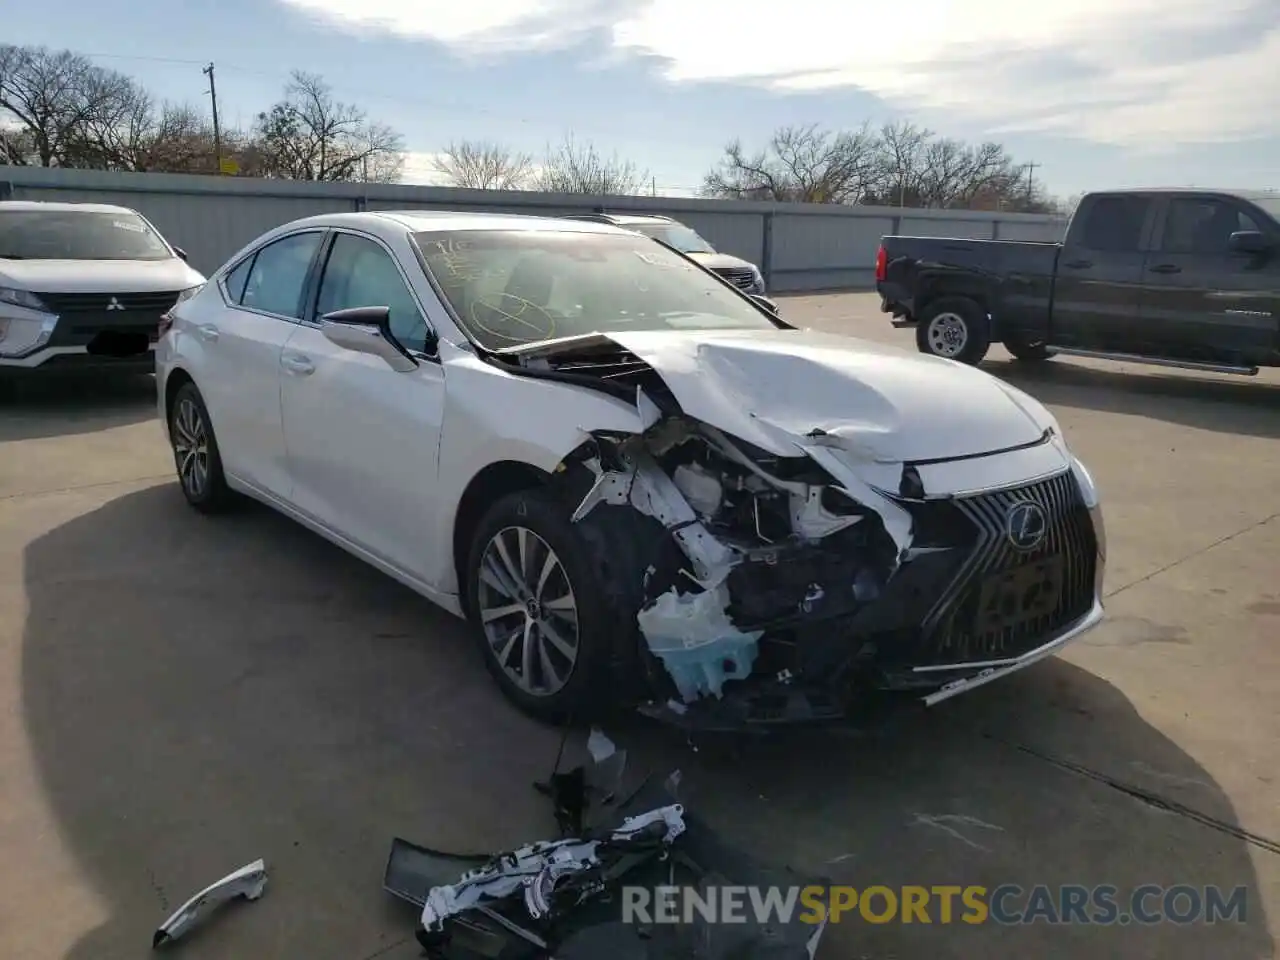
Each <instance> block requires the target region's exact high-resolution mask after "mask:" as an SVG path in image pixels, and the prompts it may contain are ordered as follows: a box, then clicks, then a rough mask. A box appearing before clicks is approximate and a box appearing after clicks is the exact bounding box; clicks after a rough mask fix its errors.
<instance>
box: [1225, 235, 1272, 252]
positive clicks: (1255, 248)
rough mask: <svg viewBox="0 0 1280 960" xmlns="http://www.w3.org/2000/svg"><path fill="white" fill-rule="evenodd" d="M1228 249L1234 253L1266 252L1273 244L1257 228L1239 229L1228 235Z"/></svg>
mask: <svg viewBox="0 0 1280 960" xmlns="http://www.w3.org/2000/svg"><path fill="white" fill-rule="evenodd" d="M1227 249H1228V250H1230V251H1231V252H1232V253H1266V252H1267V251H1268V250H1269V249H1271V244H1270V242H1268V240H1267V238H1266V236H1264V235H1263V234H1261V233H1259V232H1258V231H1257V230H1237V231H1236V232H1235V233H1233V234H1231V236H1229V237H1227Z"/></svg>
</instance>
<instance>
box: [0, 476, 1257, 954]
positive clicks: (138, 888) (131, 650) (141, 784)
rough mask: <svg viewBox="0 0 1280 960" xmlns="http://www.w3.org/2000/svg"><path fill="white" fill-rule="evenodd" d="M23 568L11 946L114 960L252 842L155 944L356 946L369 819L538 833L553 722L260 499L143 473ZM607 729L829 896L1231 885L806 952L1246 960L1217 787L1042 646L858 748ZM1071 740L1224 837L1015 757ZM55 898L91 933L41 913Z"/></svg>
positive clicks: (187, 948) (299, 948)
mask: <svg viewBox="0 0 1280 960" xmlns="http://www.w3.org/2000/svg"><path fill="white" fill-rule="evenodd" d="M24 581H25V591H26V601H27V611H28V612H27V617H26V623H25V629H24V635H23V647H22V667H21V671H22V672H21V683H22V710H23V717H22V719H23V722H24V726H25V730H26V734H27V737H28V748H29V750H30V752H31V754H32V756H33V757H34V762H35V765H36V768H37V770H38V773H39V776H40V780H41V785H42V787H43V793H44V798H45V799H44V802H45V805H46V807H47V809H48V811H49V812H50V813H51V815H52V817H53V818H54V820H55V822H56V827H57V833H58V835H60V837H61V840H62V844H63V847H64V848H65V849H66V850H67V851H68V852H69V853H70V854H71V855H72V857H73V861H74V866H73V867H72V869H71V870H70V871H69V872H65V871H63V872H59V871H56V870H55V872H54V873H53V874H52V875H49V876H47V877H46V880H47V882H46V883H45V884H44V886H43V887H42V893H41V903H42V905H44V906H45V907H46V908H47V911H48V917H47V919H48V921H49V922H48V923H46V924H45V926H46V927H49V929H45V930H42V931H41V940H40V943H41V950H42V951H44V952H43V953H41V955H50V954H51V953H53V952H55V951H56V952H58V953H60V954H61V955H64V956H69V957H73V958H77V960H99V958H102V957H128V956H138V957H141V956H142V955H143V954H144V953H146V952H147V951H148V949H149V944H150V937H151V933H152V931H153V930H154V928H155V926H156V924H158V923H159V922H160V921H161V920H162V919H163V918H164V917H165V916H166V915H167V914H168V913H169V912H170V911H171V910H172V909H174V908H176V906H177V905H178V904H179V903H181V901H182V900H184V899H185V898H186V897H187V896H189V895H190V894H191V893H194V892H195V891H196V890H198V889H200V888H201V887H203V886H205V885H206V884H207V883H209V882H211V881H212V880H214V879H216V878H218V877H220V876H222V875H223V874H225V873H227V872H229V871H230V870H232V869H234V868H236V867H238V866H240V865H242V864H244V863H248V862H249V861H251V860H254V859H256V858H258V857H264V858H265V859H266V861H267V863H268V869H269V871H270V874H271V881H270V883H269V885H268V892H267V895H266V896H265V897H264V898H263V899H262V900H261V901H259V902H257V903H254V904H252V905H242V906H241V907H239V908H237V909H234V910H231V911H228V915H226V916H223V917H218V918H211V920H210V922H209V923H208V924H207V926H206V927H204V928H203V929H201V930H198V931H193V932H192V933H191V934H190V935H189V939H186V940H184V941H182V942H181V943H179V944H178V945H177V946H178V947H179V949H180V950H181V951H182V952H183V956H185V957H206V956H207V957H227V956H306V957H308V958H310V960H326V958H330V957H332V958H335V960H338V958H341V960H353V958H355V957H362V956H370V955H373V954H375V953H377V952H379V951H383V950H388V949H391V948H393V947H394V946H395V945H396V944H397V943H401V942H404V941H406V940H408V938H409V937H410V935H411V931H412V923H413V918H412V914H411V913H406V912H405V911H403V910H400V909H397V908H396V906H395V904H393V903H392V902H391V900H390V898H389V897H388V896H387V895H386V894H384V893H383V892H382V890H381V878H382V870H383V867H384V864H385V859H386V855H387V852H388V848H389V845H390V841H391V838H392V837H393V836H402V837H405V838H408V839H411V840H414V841H416V842H419V843H423V844H427V845H429V846H432V847H436V848H443V849H452V850H458V851H474V850H498V849H510V848H511V847H513V846H515V845H517V844H519V843H521V842H524V841H527V840H531V839H538V838H543V837H549V836H552V835H553V834H554V823H553V820H552V818H551V815H550V810H549V808H548V806H547V804H546V801H545V799H543V798H541V797H540V796H539V795H538V794H537V793H536V792H535V791H534V790H532V789H531V784H532V782H533V781H534V780H537V779H540V778H543V777H545V776H546V774H547V773H548V772H549V769H550V767H551V765H552V763H553V761H554V758H555V756H556V752H557V748H558V743H559V739H560V737H559V734H558V732H557V731H555V730H553V729H550V728H548V727H545V726H541V725H538V724H535V723H533V722H531V721H529V720H527V719H526V718H524V717H523V716H521V715H520V714H518V713H516V712H515V711H514V710H512V709H511V708H509V707H508V706H507V705H506V703H505V701H503V699H502V698H501V696H500V695H499V693H498V692H497V689H496V687H495V685H494V684H493V683H492V681H491V680H490V678H489V677H488V675H487V673H486V672H485V670H484V667H483V665H482V663H481V661H480V658H479V657H478V656H477V655H476V653H475V651H474V648H473V647H472V645H471V642H470V640H469V633H468V631H466V630H465V629H464V627H463V625H462V624H461V623H460V622H459V621H457V620H455V619H454V618H452V617H450V616H448V615H447V614H444V613H443V612H441V611H439V610H438V609H437V608H435V607H433V606H432V605H430V604H428V603H427V602H426V601H423V600H422V599H420V598H418V597H417V596H415V595H414V594H412V593H410V592H409V591H408V590H406V589H404V588H402V587H400V586H399V585H398V584H396V583H394V582H393V581H391V580H390V579H388V578H386V577H384V576H382V575H381V574H380V573H378V572H377V571H374V570H373V569H371V568H369V567H368V566H366V565H364V564H362V563H360V562H359V561H357V560H355V559H353V558H351V557H349V556H347V555H346V554H345V553H343V552H341V551H339V550H337V549H336V548H333V547H331V546H330V545H328V544H327V543H325V542H323V541H322V540H320V539H319V538H317V537H316V536H314V535H312V534H311V533H309V532H308V531H306V530H304V529H302V528H301V527H299V526H297V525H295V524H293V523H291V522H290V521H288V520H286V519H284V518H282V517H280V516H278V515H276V514H274V513H271V512H270V511H268V510H266V509H263V508H257V507H252V506H249V507H246V508H244V509H242V510H239V511H237V512H236V513H234V514H231V515H229V516H226V517H220V518H216V519H214V518H207V517H203V516H200V515H197V514H195V513H193V512H192V511H190V510H189V509H187V508H186V506H185V504H184V503H183V502H182V498H181V496H180V494H179V492H178V491H177V489H176V487H175V486H174V485H173V484H170V483H166V484H160V485H157V486H153V487H149V488H146V489H144V490H140V491H136V492H132V493H129V494H126V495H124V496H121V497H119V498H117V499H114V500H111V501H109V502H108V503H106V504H105V505H104V506H102V507H100V508H99V509H97V510H94V511H93V512H90V513H86V514H84V515H82V516H79V517H77V518H75V519H73V520H70V521H68V522H66V523H64V524H62V525H61V526H58V527H56V528H54V529H53V530H51V531H50V532H48V533H47V534H45V535H44V536H42V537H40V538H39V539H37V540H34V541H33V542H31V544H30V545H29V546H28V548H27V550H26V553H25V556H24ZM988 689H991V688H988ZM610 733H611V734H612V735H613V736H614V738H615V740H616V741H617V742H618V743H619V744H620V745H622V746H624V747H626V748H627V749H628V750H629V751H630V752H631V755H632V762H631V765H630V766H631V769H632V772H633V774H637V775H638V774H639V773H640V772H642V771H644V770H653V771H655V772H657V773H659V774H665V773H666V772H667V771H669V770H670V769H673V768H676V767H679V768H681V769H682V770H683V774H684V776H683V788H682V789H683V790H684V799H685V800H686V802H688V803H689V804H690V805H691V809H696V811H697V812H698V813H699V814H701V815H704V816H705V817H707V818H709V819H710V820H711V821H712V822H713V823H714V824H716V825H718V826H719V827H720V829H721V830H722V831H723V832H724V834H725V835H726V836H727V837H729V838H730V839H732V840H735V841H737V842H739V843H742V844H747V845H750V846H752V847H753V848H755V849H756V850H757V852H759V853H761V854H763V855H765V856H767V857H769V858H770V859H775V860H779V861H783V862H787V863H790V864H791V865H792V866H795V867H798V868H802V869H805V870H809V871H816V872H822V873H825V874H827V875H828V876H830V877H831V879H832V880H834V881H836V882H844V883H852V884H856V885H857V886H859V887H865V886H867V885H869V884H884V885H889V886H900V885H903V884H923V885H926V886H928V885H934V884H947V883H955V884H982V885H984V886H987V887H988V888H994V887H996V886H998V885H999V884H1001V883H1021V884H1024V885H1028V886H1029V885H1030V884H1032V883H1046V884H1058V883H1079V884H1101V883H1112V884H1115V885H1117V886H1120V887H1125V886H1127V885H1131V884H1134V883H1146V882H1151V883H1179V882H1181V883H1188V884H1194V885H1198V886H1201V887H1203V886H1204V885H1206V884H1219V885H1222V886H1224V887H1227V888H1231V887H1235V886H1236V885H1241V884H1243V885H1246V886H1247V887H1248V888H1249V891H1250V892H1249V901H1248V913H1247V922H1246V923H1242V924H1234V923H1226V924H1221V923H1220V924H1219V925H1217V926H1214V927H1209V926H1202V925H1197V926H1191V927H1175V926H1171V925H1166V926H1156V927H1133V926H1130V927H1125V928H1120V927H1113V928H1107V929H1100V928H1098V927H1090V928H1084V927H1070V928H1051V927H1046V926H1045V925H1044V924H1037V925H1035V926H1028V927H1025V928H1022V929H1019V930H1016V931H1012V932H1010V931H1005V930H999V931H997V930H995V929H993V927H992V926H991V925H985V926H980V927H969V926H967V925H965V924H960V923H956V924H952V925H943V924H940V923H939V921H938V919H936V918H935V920H934V923H933V924H932V925H930V926H923V925H920V924H916V925H914V926H910V927H908V926H903V925H899V924H896V923H890V924H882V925H875V924H868V923H866V922H863V921H860V920H853V921H850V922H848V923H843V924H839V925H836V926H834V927H832V928H831V932H830V935H829V944H830V945H829V946H824V948H823V949H822V951H821V952H820V954H819V957H820V960H825V958H837V957H849V956H868V957H870V956H874V957H890V956H892V957H904V956H932V957H943V958H947V957H961V956H965V957H968V956H977V955H983V956H989V957H995V958H1002V957H1010V958H1012V957H1023V956H1028V955H1032V954H1033V952H1034V953H1036V954H1039V955H1043V956H1047V957H1068V956H1071V957H1074V956H1078V955H1080V954H1081V953H1082V952H1084V951H1086V950H1093V951H1094V952H1097V953H1099V954H1101V955H1111V956H1122V955H1123V956H1126V957H1138V956H1151V957H1154V956H1160V957H1162V958H1175V960H1176V958H1183V957H1186V958H1191V957H1195V958H1197V960H1198V958H1201V957H1204V956H1230V957H1233V958H1235V957H1248V956H1259V957H1260V956H1270V955H1271V940H1270V937H1269V935H1268V933H1267V925H1266V915H1265V912H1264V910H1263V908H1262V904H1261V901H1260V899H1259V894H1258V883H1257V879H1256V876H1255V873H1254V869H1253V866H1252V863H1251V860H1250V851H1249V848H1248V846H1247V844H1246V842H1245V841H1244V840H1242V839H1240V838H1239V837H1237V836H1235V835H1233V834H1232V833H1231V832H1230V831H1229V830H1228V829H1226V828H1227V827H1229V826H1230V825H1231V824H1233V823H1234V822H1235V817H1234V813H1233V811H1232V807H1231V803H1230V801H1229V799H1228V798H1227V797H1226V796H1225V794H1224V793H1223V791H1222V790H1221V788H1219V787H1218V786H1217V785H1216V784H1214V782H1213V781H1212V779H1211V778H1210V777H1209V776H1208V775H1207V774H1206V772H1205V771H1204V770H1203V769H1202V768H1201V767H1199V765H1197V764H1196V763H1195V761H1194V760H1193V759H1192V758H1191V757H1189V756H1187V755H1186V754H1185V753H1184V752H1183V751H1182V750H1180V749H1179V748H1178V747H1177V746H1176V745H1175V744H1173V743H1172V742H1171V741H1169V740H1168V739H1167V738H1165V737H1164V736H1163V735H1162V734H1161V733H1160V732H1159V731H1158V730H1156V729H1154V728H1153V727H1151V726H1150V725H1148V724H1146V723H1145V722H1144V721H1143V720H1142V718H1141V717H1140V716H1139V715H1138V713H1137V712H1136V711H1135V710H1134V709H1133V707H1132V706H1131V705H1130V704H1129V703H1128V701H1127V700H1126V699H1125V697H1124V696H1123V694H1121V693H1120V691H1118V690H1117V689H1115V688H1114V687H1112V686H1110V685H1109V684H1107V683H1105V682H1103V681H1101V680H1099V679H1098V678H1096V677H1094V676H1092V675H1090V674H1088V673H1086V672H1084V671H1082V670H1080V669H1079V668H1076V667H1074V666H1071V665H1069V664H1068V663H1065V662H1062V661H1057V662H1051V663H1048V664H1044V665H1040V666H1039V667H1037V668H1034V669H1033V670H1030V671H1027V672H1026V673H1024V674H1022V675H1020V676H1018V677H1014V678H1010V679H1009V680H1006V681H1003V682H1002V684H1000V685H998V689H994V690H991V693H990V694H986V693H984V694H982V695H979V694H976V693H975V694H972V695H970V696H969V698H968V699H967V700H966V699H964V698H962V699H961V700H960V701H957V702H955V706H954V708H951V707H950V706H948V708H946V709H943V708H939V709H938V710H937V711H936V712H932V713H928V714H925V715H923V716H913V717H910V718H908V719H906V720H904V721H902V722H900V723H897V724H894V725H891V726H890V727H887V728H884V729H879V730H871V731H866V732H864V733H863V734H862V735H860V736H847V735H842V734H840V733H838V732H834V731H807V732H794V731H793V732H791V733H787V734H785V735H779V736H775V737H769V738H765V739H755V738H743V737H733V738H724V737H720V738H697V739H695V740H693V741H689V740H687V739H686V738H685V737H684V736H682V735H679V734H677V733H675V732H674V731H672V730H669V729H666V728H661V727H656V726H653V725H650V724H648V723H645V722H643V721H641V720H639V719H638V718H636V719H633V720H628V721H626V722H623V723H619V724H618V727H617V729H616V730H613V729H612V728H611V730H610ZM575 736H576V735H575ZM1098 741H1104V742H1105V743H1106V744H1122V745H1123V747H1124V751H1125V755H1124V756H1125V757H1127V758H1132V759H1140V760H1141V761H1142V762H1143V763H1144V764H1146V765H1148V766H1149V767H1150V769H1152V770H1159V771H1161V772H1162V773H1163V774H1164V775H1166V776H1168V777H1174V778H1180V779H1181V780H1183V781H1185V782H1187V783H1195V784H1197V786H1196V787H1195V789H1196V790H1197V791H1198V793H1197V794H1196V797H1195V803H1196V808H1197V809H1198V810H1199V811H1201V812H1202V813H1203V814H1204V815H1205V816H1206V817H1210V818H1212V819H1213V820H1214V821H1215V822H1216V823H1219V824H1221V825H1222V827H1223V829H1218V828H1215V827H1211V826H1206V825H1204V823H1200V822H1192V821H1191V820H1190V819H1188V818H1186V817H1183V816H1179V815H1177V814H1170V813H1169V812H1167V811H1159V810H1157V809H1156V808H1155V807H1153V806H1152V805H1150V804H1149V803H1143V802H1139V801H1137V800H1135V799H1134V798H1133V797H1132V796H1131V795H1129V794H1126V793H1122V792H1121V791H1119V790H1118V789H1116V788H1114V787H1111V786H1108V785H1106V784H1103V783H1100V782H1098V781H1097V780H1095V779H1092V778H1090V777H1087V776H1082V775H1079V774H1077V773H1072V772H1067V771H1065V770H1063V769H1061V768H1060V767H1058V766H1055V765H1054V764H1053V763H1051V762H1050V761H1049V760H1046V759H1042V758H1041V757H1040V756H1036V755H1033V754H1031V753H1028V752H1027V749H1033V750H1037V751H1040V752H1041V753H1043V754H1044V755H1046V756H1056V755H1058V754H1062V755H1066V754H1068V753H1073V754H1074V755H1077V756H1079V755H1081V754H1083V757H1084V759H1083V760H1082V762H1083V763H1089V764H1092V765H1094V766H1097V767H1099V768H1103V767H1105V766H1106V764H1107V763H1108V762H1119V760H1120V759H1122V758H1120V757H1107V756H1103V755H1102V754H1099V753H1096V752H1095V753H1094V754H1093V755H1090V750H1094V748H1095V747H1096V744H1097V742H1098ZM575 749H577V750H578V752H579V753H580V752H581V750H580V743H579V744H578V746H577V747H575ZM1098 749H1101V748H1098ZM1103 752H1104V753H1105V751H1103ZM41 842H48V841H41ZM40 849H42V850H43V849H44V847H41V848H40ZM37 866H38V865H30V869H29V870H28V872H30V873H31V874H32V875H33V876H34V875H37V874H39V873H40V871H39V869H37ZM18 868H19V869H23V865H19V866H18ZM49 869H51V870H52V869H54V868H49ZM55 881H56V882H55ZM85 900H91V901H92V902H94V903H96V904H98V905H99V907H98V913H97V916H99V917H102V918H103V919H101V922H98V923H97V924H96V926H95V925H93V924H92V923H89V924H87V925H86V924H84V923H81V921H80V920H79V919H73V920H68V921H67V923H66V925H65V926H64V927H62V928H59V927H58V926H57V924H56V923H54V922H53V921H54V920H55V919H57V918H60V917H62V916H64V915H65V916H67V917H70V918H83V916H84V915H85V909H86V908H84V906H83V902H84V901H85ZM77 923H80V925H76V924H77ZM89 927H91V929H88V928H89ZM85 929H88V932H82V931H84V930H85Z"/></svg>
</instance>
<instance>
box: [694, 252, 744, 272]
mask: <svg viewBox="0 0 1280 960" xmlns="http://www.w3.org/2000/svg"><path fill="white" fill-rule="evenodd" d="M686 256H687V257H688V258H689V259H690V260H697V261H698V263H700V264H702V265H703V266H704V267H706V268H707V269H708V270H754V269H755V264H754V263H750V262H748V261H746V260H743V259H741V258H740V257H735V256H732V255H731V254H728V253H689V254H686Z"/></svg>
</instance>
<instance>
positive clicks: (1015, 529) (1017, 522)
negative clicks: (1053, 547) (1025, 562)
mask: <svg viewBox="0 0 1280 960" xmlns="http://www.w3.org/2000/svg"><path fill="white" fill-rule="evenodd" d="M1048 532H1049V518H1048V517H1047V516H1045V512H1044V510H1043V509H1042V508H1041V506H1040V505H1039V504H1037V503H1032V502H1031V501H1030V500H1023V501H1021V502H1020V503H1015V504H1014V505H1013V506H1012V507H1010V508H1009V512H1008V513H1007V514H1005V518H1004V534H1005V536H1006V537H1007V538H1008V539H1009V543H1011V544H1012V545H1013V548H1014V549H1015V550H1034V549H1035V548H1036V547H1038V546H1040V541H1041V540H1043V539H1044V535H1045V534H1046V533H1048Z"/></svg>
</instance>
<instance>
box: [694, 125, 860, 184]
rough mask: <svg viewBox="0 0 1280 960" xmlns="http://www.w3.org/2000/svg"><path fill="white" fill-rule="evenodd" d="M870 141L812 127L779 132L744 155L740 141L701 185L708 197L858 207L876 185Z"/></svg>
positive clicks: (854, 134)
mask: <svg viewBox="0 0 1280 960" xmlns="http://www.w3.org/2000/svg"><path fill="white" fill-rule="evenodd" d="M878 159H879V158H878V155H877V143H876V138H875V136H874V135H873V134H872V133H871V132H870V131H869V130H868V128H867V127H866V126H863V127H862V128H861V129H859V130H855V131H847V132H841V133H831V132H829V131H826V130H822V129H821V128H819V127H818V126H817V125H816V124H813V125H809V126H799V127H782V128H780V129H779V130H777V131H775V132H774V134H773V136H772V137H771V138H770V140H769V144H768V146H767V147H766V148H765V149H763V150H761V151H759V152H758V153H756V154H754V155H753V156H748V155H747V153H746V152H745V151H744V150H743V147H742V143H741V142H740V141H737V140H735V141H733V142H732V143H730V144H729V145H728V146H727V147H725V155H724V158H723V159H722V160H721V161H720V164H719V165H718V166H717V167H716V168H715V169H714V170H712V171H711V172H710V173H708V174H707V176H706V177H705V178H704V180H703V184H702V193H703V195H704V196H708V197H721V198H726V199H737V200H782V201H791V202H799V203H858V202H859V201H861V200H862V199H863V197H864V196H865V195H866V193H867V191H868V190H870V189H871V188H872V186H873V184H874V182H875V176H876V173H877V162H878Z"/></svg>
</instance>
